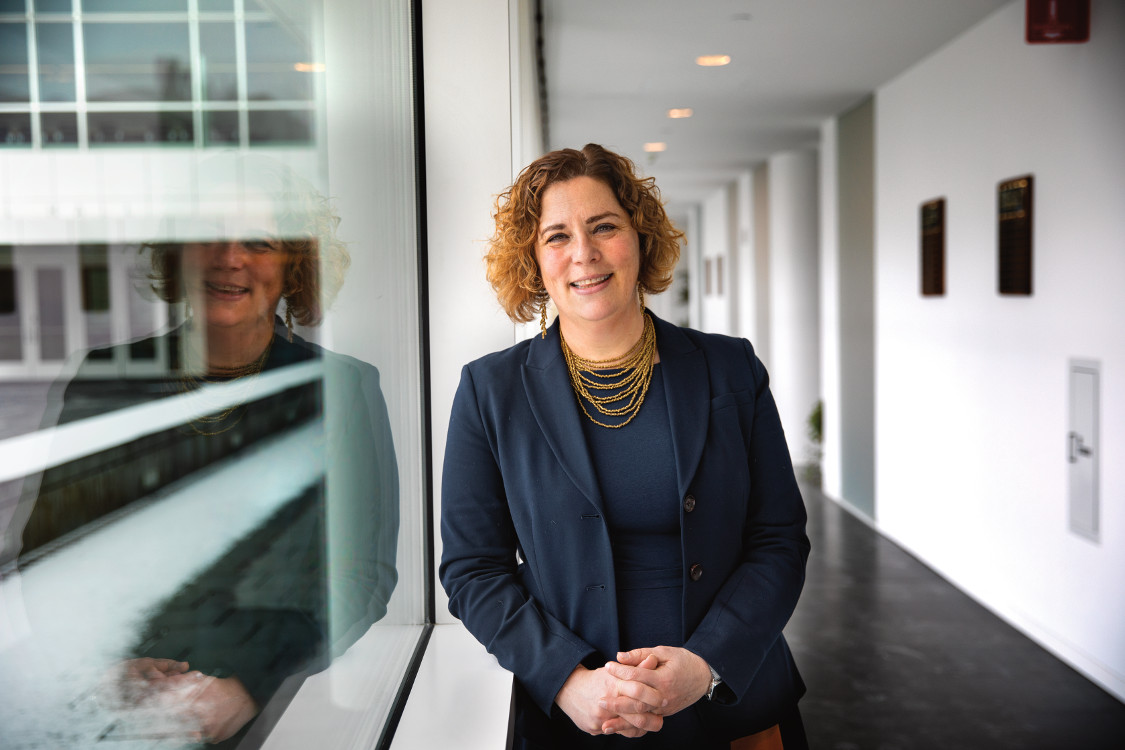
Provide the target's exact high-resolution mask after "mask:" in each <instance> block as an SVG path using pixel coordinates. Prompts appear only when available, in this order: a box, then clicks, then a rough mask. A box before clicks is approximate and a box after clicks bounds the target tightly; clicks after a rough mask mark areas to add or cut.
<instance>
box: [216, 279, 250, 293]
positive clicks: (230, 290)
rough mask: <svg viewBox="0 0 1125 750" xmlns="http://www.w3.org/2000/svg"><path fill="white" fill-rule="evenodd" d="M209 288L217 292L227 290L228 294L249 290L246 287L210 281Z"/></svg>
mask: <svg viewBox="0 0 1125 750" xmlns="http://www.w3.org/2000/svg"><path fill="white" fill-rule="evenodd" d="M207 288H208V289H214V290H215V291H216V292H226V293H227V294H238V293H240V292H247V291H249V290H248V289H247V288H246V287H242V286H233V285H231V284H215V283H213V282H210V281H209V282H207Z"/></svg>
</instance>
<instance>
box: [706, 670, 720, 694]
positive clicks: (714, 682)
mask: <svg viewBox="0 0 1125 750" xmlns="http://www.w3.org/2000/svg"><path fill="white" fill-rule="evenodd" d="M707 668H708V669H710V670H711V687H709V688H707V700H711V696H713V695H714V694H715V688H717V687H718V686H719V685H722V684H723V678H722V677H719V673H718V672H716V671H715V668H714V667H712V666H711V665H710V664H708V665H707Z"/></svg>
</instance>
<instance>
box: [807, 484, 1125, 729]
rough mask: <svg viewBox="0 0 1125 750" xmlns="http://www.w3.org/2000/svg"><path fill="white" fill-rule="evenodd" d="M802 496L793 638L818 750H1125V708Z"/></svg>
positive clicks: (900, 554)
mask: <svg viewBox="0 0 1125 750" xmlns="http://www.w3.org/2000/svg"><path fill="white" fill-rule="evenodd" d="M802 489H803V490H804V492H805V501H806V504H807V505H808V510H809V537H810V539H811V540H812V548H813V551H812V555H811V557H810V558H809V566H808V576H807V581H806V583H805V590H804V593H803V594H802V596H801V602H800V604H799V605H798V607H797V611H796V613H795V614H794V615H793V619H792V620H791V621H790V623H789V626H788V627H787V628H786V629H785V635H786V638H787V639H788V640H789V644H790V646H791V647H792V649H793V652H794V654H795V656H796V659H797V664H798V666H799V667H800V669H801V673H802V675H803V676H804V678H805V682H806V683H807V684H808V688H809V691H808V694H807V695H806V696H805V698H804V699H803V700H802V701H801V713H802V715H803V716H804V721H805V726H806V729H807V730H808V736H809V744H810V747H811V748H812V750H869V749H871V750H906V749H908V748H910V749H913V748H917V749H918V750H927V749H928V748H935V749H937V748H941V749H942V750H954V749H963V748H967V749H970V750H971V749H975V748H982V749H989V750H991V749H992V748H1013V749H1014V748H1019V749H1020V750H1071V749H1075V750H1100V749H1101V748H1105V749H1106V750H1121V749H1122V748H1125V703H1121V702H1120V701H1118V700H1117V699H1115V698H1114V697H1113V696H1111V695H1110V694H1109V693H1107V692H1105V691H1104V690H1102V689H1101V688H1099V687H1098V686H1097V685H1095V684H1094V683H1092V682H1090V681H1089V680H1087V679H1086V678H1085V677H1083V676H1082V675H1081V674H1079V673H1078V672H1076V671H1074V670H1073V669H1072V668H1071V667H1069V666H1067V665H1066V664H1064V663H1063V662H1061V661H1059V660H1058V659H1057V658H1055V657H1054V656H1052V655H1051V654H1050V653H1048V652H1047V651H1045V650H1043V649H1042V648H1041V647H1039V646H1038V645H1036V644H1035V643H1034V642H1032V641H1031V640H1030V639H1028V638H1027V637H1025V636H1023V635H1022V634H1020V633H1019V632H1018V631H1016V630H1015V629H1014V628H1012V627H1011V626H1009V625H1007V624H1006V623H1005V622H1003V621H1002V620H1000V619H999V618H997V617H996V616H995V615H993V614H992V613H990V612H989V611H987V610H986V609H984V608H983V607H981V606H980V605H979V604H977V603H976V602H974V601H973V600H972V599H970V598H969V597H968V596H966V595H964V594H963V593H961V592H960V591H958V590H957V589H956V588H954V587H953V586H951V585H950V584H949V583H947V582H946V581H945V580H943V579H942V578H940V577H939V576H937V575H936V574H935V573H933V572H932V571H930V570H929V569H928V568H927V567H926V566H924V565H923V564H921V563H920V562H918V560H916V559H915V558H914V557H912V556H910V555H909V554H907V553H906V552H904V551H903V550H902V549H901V548H900V547H898V546H897V545H895V544H894V543H892V542H890V541H888V540H887V539H884V538H883V537H881V536H880V535H879V534H878V533H876V532H875V531H873V530H872V529H871V528H869V527H868V526H867V525H865V524H863V523H862V522H860V521H859V520H857V519H856V518H854V517H853V516H851V515H850V514H849V513H847V512H846V511H844V510H843V509H842V508H840V507H839V506H838V505H837V504H836V503H834V502H832V501H830V500H828V499H826V498H825V497H824V496H823V495H822V494H821V493H820V492H818V491H817V490H815V489H812V488H808V487H803V488H802Z"/></svg>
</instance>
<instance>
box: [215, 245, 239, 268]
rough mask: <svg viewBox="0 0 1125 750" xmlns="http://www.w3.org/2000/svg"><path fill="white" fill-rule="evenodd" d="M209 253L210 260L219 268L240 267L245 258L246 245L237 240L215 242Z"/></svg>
mask: <svg viewBox="0 0 1125 750" xmlns="http://www.w3.org/2000/svg"><path fill="white" fill-rule="evenodd" d="M211 253H212V257H211V260H212V262H213V263H214V264H215V265H216V266H217V267H219V268H241V267H242V264H243V263H244V262H245V260H246V247H245V246H244V245H243V244H242V243H241V242H239V241H237V240H226V241H224V242H216V243H215V244H214V245H212V247H211Z"/></svg>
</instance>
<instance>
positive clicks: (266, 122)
mask: <svg viewBox="0 0 1125 750" xmlns="http://www.w3.org/2000/svg"><path fill="white" fill-rule="evenodd" d="M312 130H313V126H312V112H309V111H307V110H304V111H302V110H297V111H282V110H265V111H257V112H255V111H251V112H250V143H253V144H258V145H261V144H265V143H275V144H281V143H310V142H311V141H312V138H313V136H312Z"/></svg>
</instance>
